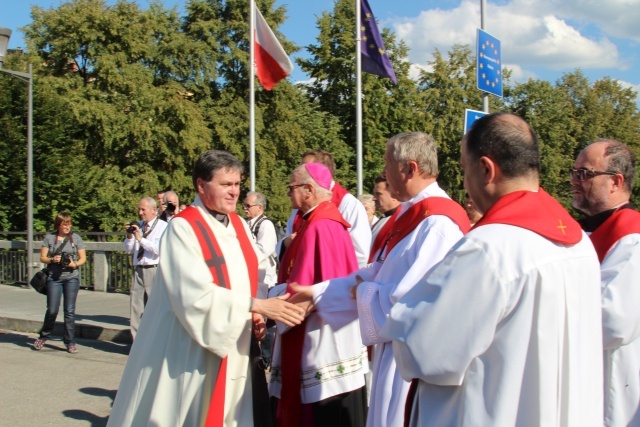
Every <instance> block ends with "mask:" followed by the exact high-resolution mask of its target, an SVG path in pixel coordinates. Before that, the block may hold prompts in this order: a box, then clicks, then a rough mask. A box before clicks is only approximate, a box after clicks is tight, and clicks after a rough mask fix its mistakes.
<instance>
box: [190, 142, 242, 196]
mask: <svg viewBox="0 0 640 427" xmlns="http://www.w3.org/2000/svg"><path fill="white" fill-rule="evenodd" d="M220 169H225V170H229V171H234V172H239V173H241V174H242V172H243V171H244V166H243V164H242V162H241V161H240V160H238V158H237V157H236V156H234V155H233V154H231V153H229V152H227V151H222V150H208V151H205V152H204V153H202V154H201V155H200V157H198V160H197V161H196V164H195V166H194V167H193V177H192V178H193V188H194V189H195V190H196V192H198V185H197V182H198V178H200V179H202V180H203V181H207V182H209V181H211V179H212V178H213V175H215V173H216V172H217V171H219V170H220Z"/></svg>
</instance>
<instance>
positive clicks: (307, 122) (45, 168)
mask: <svg viewBox="0 0 640 427" xmlns="http://www.w3.org/2000/svg"><path fill="white" fill-rule="evenodd" d="M257 4H258V7H259V8H260V10H261V11H262V13H263V15H264V16H265V19H266V20H267V22H268V23H269V25H270V26H271V27H272V28H273V29H274V31H275V32H276V34H277V35H278V37H279V39H280V40H281V42H282V44H283V45H284V47H285V49H286V50H287V51H288V52H289V53H294V52H296V51H298V50H299V48H298V47H297V46H295V45H294V44H293V43H291V42H290V41H289V40H287V39H286V37H285V36H284V35H283V34H280V33H279V32H278V26H279V25H281V24H282V23H283V22H284V20H285V19H286V9H285V7H284V6H280V7H278V8H274V0H259V1H257ZM248 16H249V10H248V2H246V1H245V0H190V1H188V2H187V4H186V7H185V14H184V16H179V14H178V13H177V12H176V10H175V9H167V8H165V7H164V6H163V4H162V3H160V2H159V1H154V2H151V4H150V5H149V6H148V7H147V8H146V9H144V8H141V7H140V6H139V5H138V3H136V2H134V1H132V0H119V1H117V2H115V3H113V2H108V1H107V0H68V1H66V2H63V3H61V4H60V5H59V6H58V7H56V8H50V9H43V8H40V7H33V8H32V19H33V21H32V23H30V24H29V25H27V26H26V27H25V28H24V29H23V30H24V32H25V39H26V41H27V52H26V53H22V52H13V53H11V54H10V55H8V57H7V61H6V63H5V68H7V69H12V70H16V71H24V70H26V69H27V66H28V64H29V63H31V64H33V66H34V74H35V77H34V114H33V117H34V123H33V126H34V127H33V136H34V138H33V141H34V170H35V178H34V201H35V209H34V224H35V228H36V230H45V229H47V228H50V227H51V223H52V219H53V216H54V215H55V213H56V212H57V211H59V210H62V209H68V210H70V211H71V212H72V213H73V216H74V221H75V223H76V225H77V227H78V228H79V229H82V230H87V231H114V230H120V229H121V228H122V227H121V224H122V223H124V222H125V221H127V220H130V219H132V217H134V215H135V212H136V206H137V203H138V200H139V199H140V198H141V197H143V196H148V195H154V194H155V193H156V192H157V191H158V190H159V189H162V188H171V189H173V190H175V191H176V192H178V194H179V195H180V198H181V200H187V201H191V200H192V199H193V196H194V193H193V189H192V186H191V168H192V165H193V162H194V161H195V159H196V158H197V156H198V155H199V154H200V153H201V152H202V151H204V150H206V149H210V148H216V149H225V150H229V151H230V152H232V153H234V154H235V155H237V156H238V157H239V158H240V159H241V160H242V161H243V162H244V163H245V165H246V170H247V173H246V175H247V176H246V180H245V191H246V190H247V189H248V187H249V182H248V166H249V145H250V141H249V77H250V76H249V37H248V35H249V34H248V30H249V26H248ZM354 22H355V11H354V5H353V1H352V0H336V2H335V3H334V8H333V10H331V11H326V12H324V13H323V14H322V15H321V16H319V17H318V20H317V29H318V36H317V39H316V42H315V43H313V44H311V45H309V46H306V47H305V49H306V51H307V53H308V56H306V57H305V58H298V60H297V62H298V64H299V66H300V67H302V69H303V70H304V71H305V72H307V73H308V75H309V76H310V77H311V81H310V82H309V83H305V84H302V83H299V84H292V83H291V82H288V81H284V82H281V83H280V84H279V85H278V86H277V87H276V88H275V89H274V90H273V91H265V90H263V89H261V88H260V87H259V86H257V92H256V123H255V130H256V178H257V179H256V189H257V190H258V191H262V192H264V193H265V194H266V195H267V199H268V201H269V207H268V210H267V212H268V214H269V216H270V217H272V218H273V219H275V220H281V221H283V220H285V219H286V217H287V216H288V213H289V211H290V202H289V198H288V196H287V192H286V187H287V184H288V181H289V176H290V174H291V171H292V170H293V169H294V168H295V167H296V166H297V165H298V163H299V160H300V155H301V154H302V153H303V152H304V151H305V150H307V149H310V148H321V149H326V150H328V151H330V152H331V153H332V154H333V155H334V157H335V159H336V163H337V165H338V172H337V176H336V178H337V179H338V180H339V181H340V182H341V183H342V184H343V185H345V186H346V187H347V188H351V189H355V185H356V172H355V170H356V168H355V165H356V157H355V153H356V149H355V147H356V118H355V99H356V98H355V97H356V93H355V60H354V57H355V47H354V43H355V36H354V34H355V28H354ZM382 37H383V40H384V43H385V46H386V48H387V51H388V52H389V56H390V58H391V60H392V63H393V65H394V69H395V72H396V76H397V77H398V84H397V85H395V84H393V82H391V80H389V79H386V78H381V77H379V76H374V75H369V74H366V73H365V74H363V76H362V77H363V78H362V85H363V86H362V87H363V142H364V144H363V148H364V150H363V151H364V153H363V165H364V168H363V171H364V188H365V191H367V190H368V189H370V188H371V187H372V185H373V180H374V178H375V177H376V176H377V175H378V174H379V173H380V172H381V170H382V169H383V166H384V163H383V160H382V159H383V154H384V149H385V142H386V140H387V139H388V138H390V137H391V136H393V135H395V134H397V133H400V132H408V131H418V130H419V131H424V132H428V133H431V134H432V135H433V136H434V137H435V139H436V141H437V144H438V149H439V164H440V177H439V181H440V184H441V186H442V187H443V188H445V189H446V190H447V191H448V192H449V194H451V195H452V197H454V198H455V199H458V200H461V199H462V196H463V193H464V190H463V188H462V175H461V172H460V168H459V158H460V140H461V138H462V132H463V117H464V110H465V109H466V108H470V109H480V106H481V104H482V101H481V93H480V92H479V91H478V90H477V89H476V82H475V68H474V67H475V59H474V55H473V52H472V51H471V50H470V48H469V47H468V46H463V45H456V46H454V47H453V48H452V49H451V50H450V51H449V52H446V53H444V52H440V51H435V52H434V56H433V60H432V61H431V63H430V64H429V67H428V68H427V69H425V70H422V72H421V73H420V76H419V78H418V79H417V80H413V79H412V78H410V76H409V72H410V69H411V63H410V62H409V61H408V53H409V52H408V48H407V46H406V45H405V44H404V43H403V42H399V41H398V40H397V39H396V36H395V34H393V33H392V32H391V31H389V30H388V29H383V30H382ZM509 74H510V73H509V71H508V70H505V71H504V79H505V80H504V82H505V84H504V87H505V96H504V98H503V99H499V98H496V97H491V99H490V109H491V111H511V112H514V113H515V114H518V115H520V116H521V117H523V118H525V119H526V120H527V121H528V122H529V123H531V125H532V126H533V128H534V130H535V131H536V132H537V134H538V136H539V139H540V145H541V153H542V185H543V187H544V188H545V189H546V190H547V191H549V192H550V193H551V194H553V195H555V196H556V197H558V198H559V199H560V200H561V201H562V202H563V203H564V204H565V206H567V207H569V206H570V200H571V194H570V188H569V182H568V181H569V180H568V175H567V170H568V169H569V168H570V167H571V165H572V164H573V161H574V159H575V156H576V155H577V154H578V153H579V151H580V150H581V149H582V148H584V147H585V146H586V145H587V144H588V143H590V142H592V141H594V140H596V139H597V138H615V139H618V140H620V141H622V142H624V143H627V144H629V145H630V146H631V147H632V149H633V150H634V151H636V153H638V152H639V146H638V144H639V143H640V138H639V136H640V113H639V111H638V105H637V94H636V93H634V92H633V91H632V90H631V89H626V88H623V87H622V86H621V85H620V84H619V83H618V82H617V81H616V80H613V79H609V78H604V79H600V80H597V81H595V82H589V81H588V79H587V78H586V77H585V76H584V75H583V73H582V72H581V71H580V70H576V71H574V72H572V73H567V74H565V75H564V76H563V77H562V78H561V79H560V80H558V81H557V82H555V83H550V82H545V81H541V80H534V79H531V80H529V81H527V82H525V83H519V84H514V85H511V84H510V81H509V77H510V75H509ZM26 104H27V95H26V85H25V84H24V82H21V81H19V80H17V79H15V78H12V77H10V76H6V75H4V74H0V172H1V173H0V197H2V199H3V200H5V201H7V202H8V203H5V204H3V206H0V227H2V229H6V230H24V229H25V228H26V215H25V212H26V190H25V188H26V172H25V171H26V127H27V111H26V110H27V108H26ZM243 196H244V194H243ZM634 199H636V202H637V201H638V200H637V199H638V197H637V192H636V196H635V197H634ZM9 202H10V203H9Z"/></svg>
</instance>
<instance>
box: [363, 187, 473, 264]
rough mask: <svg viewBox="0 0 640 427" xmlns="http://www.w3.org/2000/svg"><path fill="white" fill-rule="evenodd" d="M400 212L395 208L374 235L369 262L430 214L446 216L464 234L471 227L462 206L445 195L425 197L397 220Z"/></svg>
mask: <svg viewBox="0 0 640 427" xmlns="http://www.w3.org/2000/svg"><path fill="white" fill-rule="evenodd" d="M400 212H401V209H398V210H396V211H395V212H394V214H393V215H392V216H391V218H389V220H388V221H387V222H386V223H385V225H384V227H382V230H380V232H379V233H378V235H377V236H376V240H375V241H374V242H373V245H372V246H371V253H370V254H369V262H370V263H371V262H373V259H374V258H373V257H374V256H375V254H376V253H378V251H380V250H384V251H385V253H387V254H388V253H389V252H391V249H393V247H394V246H395V245H397V244H398V243H400V242H401V241H402V239H404V238H405V237H407V235H408V234H409V233H411V232H412V231H413V230H414V229H415V228H416V227H417V226H418V224H420V223H421V222H422V221H423V220H424V219H425V218H427V217H429V216H431V215H444V216H446V217H448V218H449V219H450V220H451V221H453V222H454V223H455V224H456V225H457V226H458V227H459V228H460V231H462V233H463V234H466V233H467V232H468V231H469V229H470V228H471V225H470V224H469V218H468V217H467V214H466V212H465V211H464V209H463V208H462V206H460V205H459V204H458V203H456V202H454V201H453V200H451V199H448V198H446V197H427V198H426V199H423V200H421V201H419V202H418V203H416V204H414V205H412V206H411V207H410V208H409V209H407V211H406V212H405V213H404V214H403V215H402V217H401V218H400V220H399V221H398V215H400ZM385 244H386V247H385ZM381 255H384V254H381Z"/></svg>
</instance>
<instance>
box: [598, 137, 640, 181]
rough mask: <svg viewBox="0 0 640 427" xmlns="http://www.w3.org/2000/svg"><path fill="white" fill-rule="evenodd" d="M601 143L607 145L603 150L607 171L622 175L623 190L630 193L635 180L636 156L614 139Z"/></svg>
mask: <svg viewBox="0 0 640 427" xmlns="http://www.w3.org/2000/svg"><path fill="white" fill-rule="evenodd" d="M601 141H603V142H607V143H608V145H607V148H605V150H604V157H605V159H606V160H607V171H608V172H615V173H619V174H622V176H623V177H624V189H625V190H626V191H628V192H629V193H631V190H633V184H634V180H635V179H636V156H635V155H634V154H633V152H632V151H631V150H630V149H629V147H627V146H626V145H625V144H623V143H622V142H619V141H616V140H615V139H603V140H601ZM598 142H599V141H598Z"/></svg>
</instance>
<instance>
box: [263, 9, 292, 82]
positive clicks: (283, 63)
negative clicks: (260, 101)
mask: <svg viewBox="0 0 640 427" xmlns="http://www.w3.org/2000/svg"><path fill="white" fill-rule="evenodd" d="M254 8H255V11H256V34H255V46H254V47H255V60H256V75H257V76H258V80H259V81H260V84H261V85H262V87H264V88H265V89H266V90H271V89H273V88H274V87H275V85H276V84H278V82H279V81H280V80H282V79H284V78H285V77H287V76H288V75H289V74H291V71H293V64H292V63H291V61H290V60H289V56H288V55H287V52H285V51H284V49H283V48H282V46H281V45H280V42H278V39H277V38H276V36H275V34H273V31H271V28H269V25H267V21H265V20H264V17H263V16H262V14H261V13H260V11H259V10H258V8H257V7H256V6H254Z"/></svg>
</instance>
